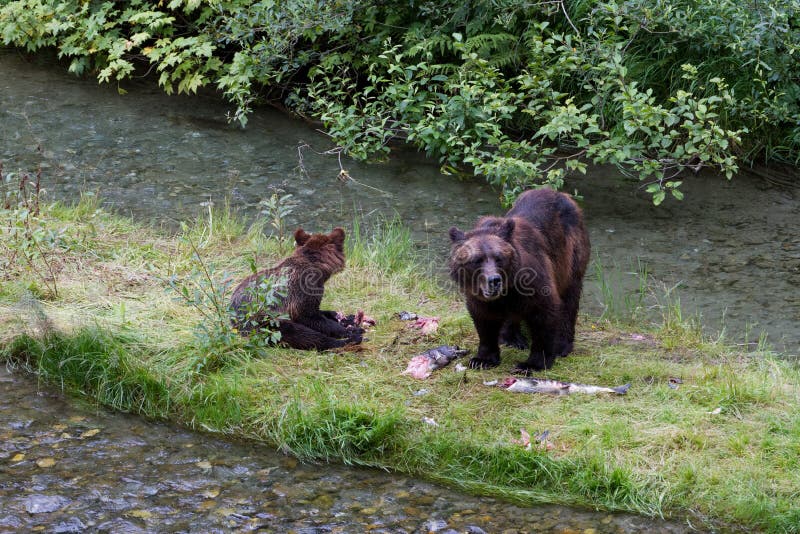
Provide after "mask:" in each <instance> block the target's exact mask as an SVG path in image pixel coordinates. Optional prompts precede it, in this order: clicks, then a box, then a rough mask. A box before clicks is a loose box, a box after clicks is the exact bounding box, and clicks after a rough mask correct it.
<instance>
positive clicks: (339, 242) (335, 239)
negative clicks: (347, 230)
mask: <svg viewBox="0 0 800 534" xmlns="http://www.w3.org/2000/svg"><path fill="white" fill-rule="evenodd" d="M328 239H330V240H331V243H333V244H334V245H336V246H337V247H339V248H342V247H343V246H344V229H342V228H340V227H338V226H337V227H336V228H334V229H333V231H331V233H330V234H328Z"/></svg>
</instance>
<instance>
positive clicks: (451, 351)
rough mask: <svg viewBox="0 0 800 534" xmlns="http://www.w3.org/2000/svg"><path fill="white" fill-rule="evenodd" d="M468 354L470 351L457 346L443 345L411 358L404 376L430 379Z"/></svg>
mask: <svg viewBox="0 0 800 534" xmlns="http://www.w3.org/2000/svg"><path fill="white" fill-rule="evenodd" d="M468 352H469V351H468V350H466V349H460V348H458V347H457V346H455V345H441V346H439V347H436V348H433V349H429V350H426V351H425V352H423V353H421V354H417V355H416V356H414V357H413V358H411V361H410V362H408V367H407V368H406V370H405V371H403V373H402V374H404V375H411V376H412V377H414V378H420V379H422V378H428V377H429V376H431V373H432V372H433V371H436V370H437V369H441V368H442V367H444V366H446V365H447V364H448V363H450V362H451V361H453V360H455V359H456V358H460V357H461V356H464V355H465V354H467V353H468Z"/></svg>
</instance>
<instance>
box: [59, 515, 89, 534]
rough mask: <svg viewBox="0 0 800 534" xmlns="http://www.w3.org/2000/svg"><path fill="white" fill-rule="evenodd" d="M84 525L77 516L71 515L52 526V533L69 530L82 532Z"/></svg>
mask: <svg viewBox="0 0 800 534" xmlns="http://www.w3.org/2000/svg"><path fill="white" fill-rule="evenodd" d="M84 530H86V525H84V524H83V521H81V520H80V519H78V518H77V517H71V518H69V519H68V520H66V521H61V522H60V523H58V524H56V526H54V527H53V534H67V533H71V532H83V531H84Z"/></svg>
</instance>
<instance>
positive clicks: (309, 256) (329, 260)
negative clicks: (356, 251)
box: [292, 227, 345, 280]
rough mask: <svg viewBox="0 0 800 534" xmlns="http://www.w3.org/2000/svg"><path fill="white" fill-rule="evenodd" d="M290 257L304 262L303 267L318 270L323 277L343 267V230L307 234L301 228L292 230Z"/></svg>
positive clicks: (336, 229)
mask: <svg viewBox="0 0 800 534" xmlns="http://www.w3.org/2000/svg"><path fill="white" fill-rule="evenodd" d="M294 241H295V249H294V253H293V254H292V257H294V258H296V259H298V260H300V261H302V262H304V265H303V266H304V268H308V269H313V270H317V271H319V273H320V275H321V276H322V278H323V279H325V280H327V279H328V278H329V277H330V276H331V275H333V274H336V273H338V272H339V271H341V270H343V269H344V264H345V261H344V230H343V229H341V228H338V227H337V228H334V229H333V231H331V233H329V234H309V233H307V232H306V231H305V230H303V229H302V228H298V229H297V230H295V232H294Z"/></svg>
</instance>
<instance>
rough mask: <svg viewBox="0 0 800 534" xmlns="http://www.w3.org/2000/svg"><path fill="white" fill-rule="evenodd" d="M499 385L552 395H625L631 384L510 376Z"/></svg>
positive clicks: (518, 391) (522, 391)
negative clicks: (611, 386)
mask: <svg viewBox="0 0 800 534" xmlns="http://www.w3.org/2000/svg"><path fill="white" fill-rule="evenodd" d="M499 387H501V388H505V389H506V390H508V391H514V392H517V393H549V394H551V395H569V394H571V393H588V394H590V395H593V394H595V393H616V394H617V395H625V394H626V393H627V392H628V388H630V387H631V385H630V384H625V385H624V386H618V387H615V388H607V387H603V386H590V385H587V384H575V383H573V382H559V381H558V380H545V379H541V378H515V377H513V376H512V377H508V378H506V379H505V380H504V381H503V382H501V383H500V384H499Z"/></svg>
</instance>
